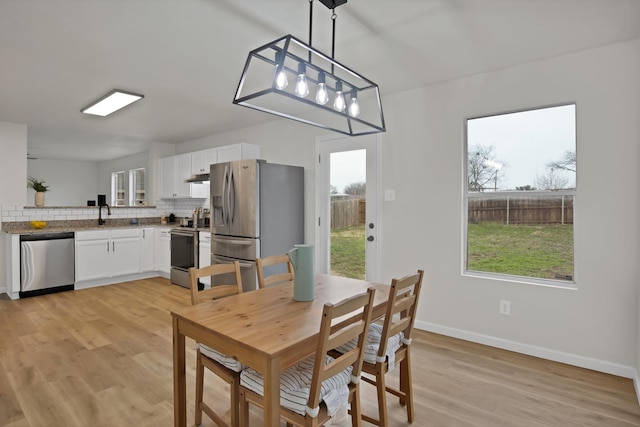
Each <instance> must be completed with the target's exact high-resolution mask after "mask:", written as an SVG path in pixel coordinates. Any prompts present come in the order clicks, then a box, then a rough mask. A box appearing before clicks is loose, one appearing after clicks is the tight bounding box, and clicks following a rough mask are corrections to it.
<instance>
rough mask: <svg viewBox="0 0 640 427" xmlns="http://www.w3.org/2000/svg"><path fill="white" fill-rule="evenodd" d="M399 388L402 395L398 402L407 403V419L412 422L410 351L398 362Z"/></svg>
mask: <svg viewBox="0 0 640 427" xmlns="http://www.w3.org/2000/svg"><path fill="white" fill-rule="evenodd" d="M400 390H401V391H402V392H403V394H404V397H401V398H400V404H401V405H403V404H406V405H407V420H408V421H409V423H412V422H413V380H412V378H411V353H410V352H409V351H407V354H406V356H405V358H404V360H403V361H401V362H400Z"/></svg>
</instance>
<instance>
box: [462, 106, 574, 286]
mask: <svg viewBox="0 0 640 427" xmlns="http://www.w3.org/2000/svg"><path fill="white" fill-rule="evenodd" d="M569 105H573V106H574V121H575V123H574V126H575V127H574V129H575V147H574V149H575V153H576V159H577V157H578V126H577V125H578V123H577V122H578V105H577V102H575V101H574V102H565V103H560V104H552V105H544V106H538V107H532V108H523V109H518V110H509V111H503V112H499V113H492V114H485V115H478V116H469V117H465V118H464V119H463V164H462V166H463V168H462V169H463V170H462V209H463V211H462V224H461V225H462V242H461V252H462V256H461V261H462V263H461V275H462V276H464V277H473V278H482V279H492V280H498V281H506V282H512V283H519V284H528V285H538V286H546V287H554V288H562V289H570V290H576V289H578V275H577V271H576V259H577V254H576V232H575V231H576V217H577V216H576V205H577V203H576V200H577V187H578V171H577V169H578V167H577V164H578V162H577V161H576V171H575V174H576V180H575V182H576V184H575V186H574V188H572V189H562V190H534V191H518V190H514V191H498V192H495V191H489V192H486V194H487V195H488V196H493V197H496V194H500V195H504V196H508V195H509V193H511V194H514V193H520V194H522V195H524V194H525V193H528V194H534V195H540V194H547V193H548V194H549V195H550V196H552V195H571V196H572V197H573V209H574V211H573V218H574V221H573V224H572V227H573V274H572V279H571V280H561V279H549V278H541V277H533V276H519V275H515V274H507V273H497V272H488V271H480V270H469V269H468V268H467V265H468V225H469V199H470V198H480V197H481V196H475V195H474V196H472V197H469V194H470V193H472V194H483V192H469V188H468V187H469V182H468V161H469V126H468V124H469V121H470V120H475V119H482V118H488V117H495V116H500V115H506V114H514V113H523V112H529V111H536V110H542V109H547V108H554V107H562V106H569Z"/></svg>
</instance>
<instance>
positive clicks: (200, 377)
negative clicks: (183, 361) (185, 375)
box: [195, 350, 204, 426]
mask: <svg viewBox="0 0 640 427" xmlns="http://www.w3.org/2000/svg"><path fill="white" fill-rule="evenodd" d="M203 394H204V365H203V364H202V355H201V354H200V350H198V351H197V352H196V412H195V424H196V425H197V426H199V425H200V424H202V407H201V406H200V403H202V397H203Z"/></svg>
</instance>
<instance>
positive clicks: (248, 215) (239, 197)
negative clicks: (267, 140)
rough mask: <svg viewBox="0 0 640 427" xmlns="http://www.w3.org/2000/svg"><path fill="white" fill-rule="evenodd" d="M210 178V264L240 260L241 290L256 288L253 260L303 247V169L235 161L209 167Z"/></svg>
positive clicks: (253, 161)
mask: <svg viewBox="0 0 640 427" xmlns="http://www.w3.org/2000/svg"><path fill="white" fill-rule="evenodd" d="M209 179H210V188H211V197H210V199H209V201H210V205H211V264H220V263H230V262H233V261H235V260H237V261H239V262H240V267H241V271H242V286H243V289H244V290H245V291H249V290H253V289H256V288H257V278H256V263H255V260H256V258H257V257H267V256H271V255H277V254H283V253H286V252H288V251H289V249H291V248H293V245H295V244H299V243H304V168H302V167H299V166H288V165H279V164H272V163H267V162H265V161H263V160H239V161H234V162H228V163H217V164H213V165H211V174H210V178H209ZM224 281H225V278H224V276H220V278H219V279H218V280H217V281H216V280H214V281H213V282H212V283H211V286H215V285H217V284H223V283H224Z"/></svg>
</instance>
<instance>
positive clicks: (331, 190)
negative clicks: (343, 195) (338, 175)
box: [329, 185, 338, 194]
mask: <svg viewBox="0 0 640 427" xmlns="http://www.w3.org/2000/svg"><path fill="white" fill-rule="evenodd" d="M329 193H331V194H338V187H336V186H335V185H329Z"/></svg>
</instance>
